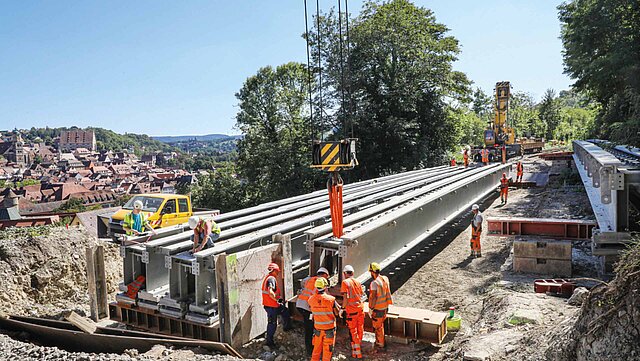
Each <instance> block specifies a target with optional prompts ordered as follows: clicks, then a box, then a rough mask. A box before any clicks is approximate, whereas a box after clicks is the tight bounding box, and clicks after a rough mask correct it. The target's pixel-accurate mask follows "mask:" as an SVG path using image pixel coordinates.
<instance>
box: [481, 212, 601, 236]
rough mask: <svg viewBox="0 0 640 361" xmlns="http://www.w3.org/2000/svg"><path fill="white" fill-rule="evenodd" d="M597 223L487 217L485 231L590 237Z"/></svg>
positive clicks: (496, 233) (511, 234) (502, 234)
mask: <svg viewBox="0 0 640 361" xmlns="http://www.w3.org/2000/svg"><path fill="white" fill-rule="evenodd" d="M594 228H597V223H596V222H593V221H585V220H573V219H555V218H513V217H489V218H487V233H488V234H493V235H500V236H545V237H554V238H559V239H583V240H588V239H591V236H592V235H593V229H594Z"/></svg>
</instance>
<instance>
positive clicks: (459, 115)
mask: <svg viewBox="0 0 640 361" xmlns="http://www.w3.org/2000/svg"><path fill="white" fill-rule="evenodd" d="M452 113H453V114H452V115H451V116H452V117H453V118H454V119H456V122H455V124H456V132H455V133H456V134H457V140H456V143H455V144H456V145H461V146H467V145H469V146H477V145H480V144H483V135H484V130H485V128H486V125H487V123H486V122H485V121H484V120H483V119H481V118H480V117H479V116H478V114H477V113H476V112H475V111H473V110H471V109H468V108H466V107H460V108H458V109H455V110H452ZM459 150H460V149H457V148H456V149H453V151H454V153H456V154H457V152H458V151H459Z"/></svg>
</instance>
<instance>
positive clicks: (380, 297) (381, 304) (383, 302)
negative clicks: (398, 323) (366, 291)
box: [369, 276, 393, 311]
mask: <svg viewBox="0 0 640 361" xmlns="http://www.w3.org/2000/svg"><path fill="white" fill-rule="evenodd" d="M373 282H375V283H376V286H378V289H377V290H376V292H377V294H376V295H377V298H376V304H375V305H371V304H370V305H369V308H371V309H373V310H379V311H382V310H386V309H387V308H388V307H389V305H392V304H393V300H391V290H390V289H389V279H388V278H387V276H378V278H376V279H375V280H374V281H373ZM369 298H371V297H369Z"/></svg>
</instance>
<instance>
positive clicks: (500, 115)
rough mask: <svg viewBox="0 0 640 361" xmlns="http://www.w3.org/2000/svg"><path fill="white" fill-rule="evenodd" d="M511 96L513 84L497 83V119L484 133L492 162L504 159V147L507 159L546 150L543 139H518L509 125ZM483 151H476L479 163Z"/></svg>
mask: <svg viewBox="0 0 640 361" xmlns="http://www.w3.org/2000/svg"><path fill="white" fill-rule="evenodd" d="M510 96H511V83H510V82H508V81H501V82H497V83H496V88H495V104H494V111H495V117H494V120H493V122H491V123H489V127H488V128H487V129H485V131H484V147H486V148H487V149H488V150H489V161H490V162H493V161H499V160H501V159H502V147H503V146H504V147H505V149H506V152H507V158H511V157H515V156H519V155H522V154H525V153H535V152H539V151H541V150H542V148H544V140H542V139H537V140H527V139H516V134H515V131H514V129H513V127H511V126H510V123H509V103H510ZM481 150H482V147H479V148H475V149H474V152H473V157H474V159H475V160H476V161H477V162H479V161H480V160H481V155H480V151H481Z"/></svg>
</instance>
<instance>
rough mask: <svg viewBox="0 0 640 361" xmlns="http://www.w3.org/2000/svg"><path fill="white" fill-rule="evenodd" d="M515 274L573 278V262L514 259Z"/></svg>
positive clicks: (527, 258) (526, 258) (525, 258)
mask: <svg viewBox="0 0 640 361" xmlns="http://www.w3.org/2000/svg"><path fill="white" fill-rule="evenodd" d="M513 270H514V271H515V272H523V273H536V274H544V275H552V276H561V277H571V260H559V259H546V258H529V257H514V258H513Z"/></svg>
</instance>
